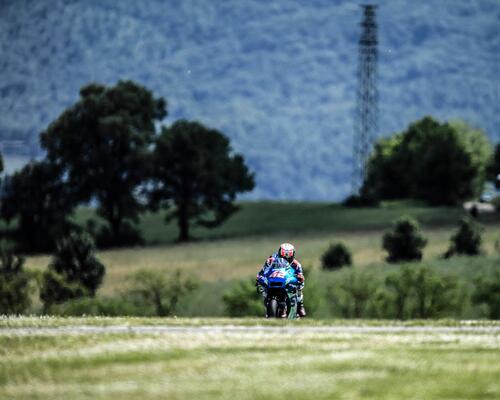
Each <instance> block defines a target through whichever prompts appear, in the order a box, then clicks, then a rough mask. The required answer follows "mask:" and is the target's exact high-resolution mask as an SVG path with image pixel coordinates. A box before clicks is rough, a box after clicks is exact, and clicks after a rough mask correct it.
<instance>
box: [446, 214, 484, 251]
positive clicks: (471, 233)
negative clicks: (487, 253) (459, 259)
mask: <svg viewBox="0 0 500 400" xmlns="http://www.w3.org/2000/svg"><path fill="white" fill-rule="evenodd" d="M483 230H484V229H483V227H482V226H481V225H479V224H478V223H477V222H475V221H474V220H473V219H471V218H467V217H464V218H462V220H461V221H460V227H459V228H458V231H457V232H456V233H455V234H454V235H453V236H452V237H451V245H450V248H449V249H448V251H447V252H446V254H445V257H450V256H451V255H453V254H465V255H468V256H475V255H478V254H480V253H481V242H482V238H481V233H482V232H483Z"/></svg>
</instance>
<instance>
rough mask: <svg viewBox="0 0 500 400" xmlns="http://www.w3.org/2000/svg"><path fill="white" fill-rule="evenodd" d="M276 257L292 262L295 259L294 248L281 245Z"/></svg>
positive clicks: (285, 244) (287, 244) (288, 245)
mask: <svg viewBox="0 0 500 400" xmlns="http://www.w3.org/2000/svg"><path fill="white" fill-rule="evenodd" d="M278 256H279V257H282V258H284V259H285V260H287V261H288V262H292V261H293V260H294V258H295V247H293V245H292V244H290V243H283V244H282V245H281V246H280V248H279V249H278Z"/></svg>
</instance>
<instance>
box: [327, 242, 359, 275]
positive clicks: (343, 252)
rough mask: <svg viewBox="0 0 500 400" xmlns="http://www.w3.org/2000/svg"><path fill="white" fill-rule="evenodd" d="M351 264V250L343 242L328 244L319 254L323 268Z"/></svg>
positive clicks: (335, 267)
mask: <svg viewBox="0 0 500 400" xmlns="http://www.w3.org/2000/svg"><path fill="white" fill-rule="evenodd" d="M351 264H352V256H351V252H350V251H349V249H348V248H347V246H346V245H345V244H343V243H334V244H330V247H328V249H327V250H326V251H325V252H324V253H323V255H322V256H321V265H322V267H323V268H324V269H338V268H341V267H343V266H344V265H351Z"/></svg>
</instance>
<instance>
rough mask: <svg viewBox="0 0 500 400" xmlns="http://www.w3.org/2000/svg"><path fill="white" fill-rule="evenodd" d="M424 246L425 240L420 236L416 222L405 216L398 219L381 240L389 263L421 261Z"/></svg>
mask: <svg viewBox="0 0 500 400" xmlns="http://www.w3.org/2000/svg"><path fill="white" fill-rule="evenodd" d="M426 244H427V239H425V238H424V237H423V236H422V234H421V232H420V226H419V225H418V222H417V221H415V220H414V219H413V218H411V217H407V216H404V217H401V218H399V219H398V220H397V221H396V223H395V224H394V226H393V229H392V231H389V232H386V233H385V234H384V237H383V240H382V246H383V248H384V250H387V252H388V253H389V256H388V257H387V261H389V262H398V261H412V260H421V259H422V249H423V248H424V247H425V245H426Z"/></svg>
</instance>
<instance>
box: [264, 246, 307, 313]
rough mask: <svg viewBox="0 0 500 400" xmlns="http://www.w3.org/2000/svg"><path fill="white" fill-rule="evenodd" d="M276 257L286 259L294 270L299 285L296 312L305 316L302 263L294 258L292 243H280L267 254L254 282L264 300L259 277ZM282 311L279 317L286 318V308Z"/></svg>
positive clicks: (265, 295) (265, 294)
mask: <svg viewBox="0 0 500 400" xmlns="http://www.w3.org/2000/svg"><path fill="white" fill-rule="evenodd" d="M276 258H284V259H285V260H286V261H288V263H289V264H290V266H291V267H292V268H293V269H294V271H295V276H296V277H297V280H298V281H299V282H300V286H299V288H298V290H297V313H298V314H299V316H300V317H305V316H306V309H305V308H304V294H303V292H302V290H303V289H304V281H305V279H304V272H303V271H302V265H301V264H300V262H299V261H298V260H297V259H296V258H295V247H293V245H292V244H290V243H283V244H281V246H280V247H279V249H278V251H277V252H276V253H274V254H273V255H271V256H269V258H268V259H267V260H266V262H265V263H264V265H263V266H262V268H261V270H260V271H259V273H258V274H257V283H256V285H257V288H258V290H259V292H260V293H261V294H262V296H263V297H264V301H266V297H267V293H266V292H265V290H263V289H264V288H263V287H262V286H260V285H259V279H260V278H261V277H262V276H263V275H264V273H265V272H266V271H267V269H268V268H271V266H272V265H273V262H274V260H275V259H276ZM283 313H284V315H281V317H282V318H286V310H284V311H283Z"/></svg>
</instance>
